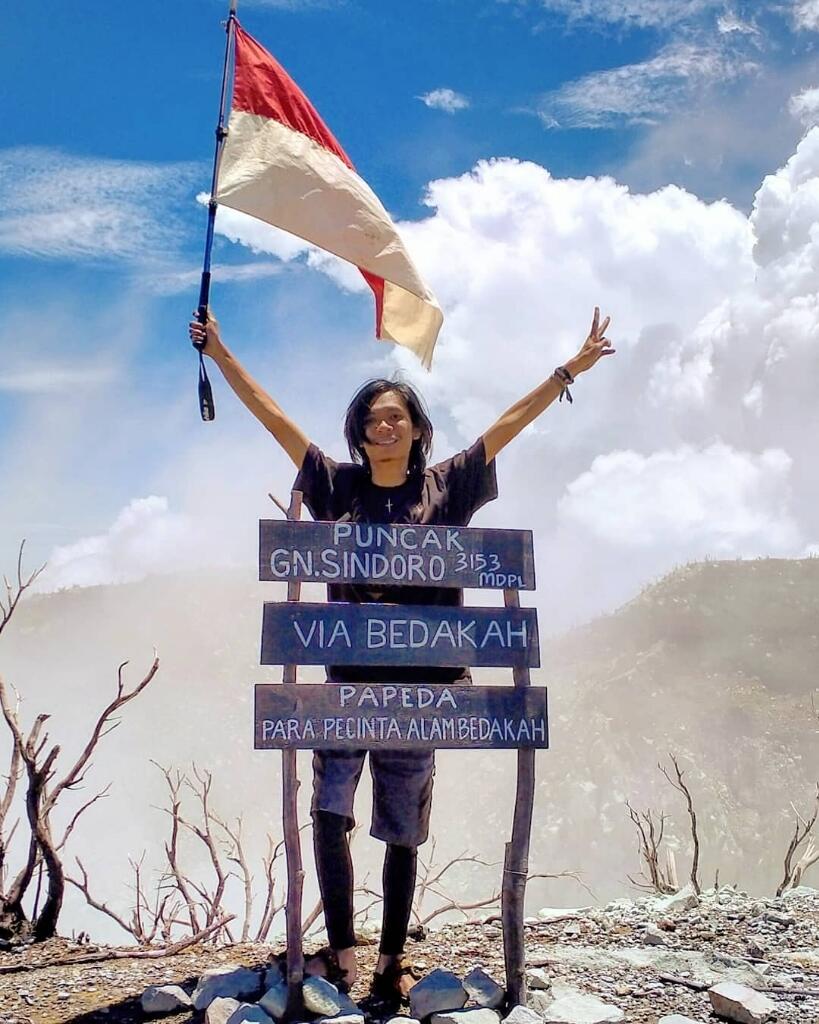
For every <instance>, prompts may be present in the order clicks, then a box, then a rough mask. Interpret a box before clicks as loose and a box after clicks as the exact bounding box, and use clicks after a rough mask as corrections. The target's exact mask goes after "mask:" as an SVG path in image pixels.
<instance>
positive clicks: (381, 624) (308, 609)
mask: <svg viewBox="0 0 819 1024" xmlns="http://www.w3.org/2000/svg"><path fill="white" fill-rule="evenodd" d="M261 663H262V665H289V664H292V665H387V666H392V667H395V666H398V665H434V666H449V665H483V666H491V667H495V668H497V667H501V666H506V667H508V666H513V667H530V668H537V667H538V666H539V665H540V651H539V648H538V633H537V612H536V611H535V609H534V608H441V607H436V606H433V605H386V604H346V603H342V602H338V603H330V604H306V603H305V604H301V603H299V604H296V603H295V602H289V603H288V602H284V603H274V602H266V603H265V606H264V615H263V620H262V658H261Z"/></svg>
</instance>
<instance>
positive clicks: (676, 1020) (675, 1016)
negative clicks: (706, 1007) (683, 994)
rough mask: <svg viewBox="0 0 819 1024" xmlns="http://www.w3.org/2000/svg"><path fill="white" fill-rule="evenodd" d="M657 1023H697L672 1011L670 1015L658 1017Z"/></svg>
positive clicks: (697, 1022)
mask: <svg viewBox="0 0 819 1024" xmlns="http://www.w3.org/2000/svg"><path fill="white" fill-rule="evenodd" d="M657 1024H699V1021H696V1020H693V1018H691V1017H683V1015H682V1014H681V1013H672V1014H671V1016H670V1017H660V1019H659V1020H658V1021H657Z"/></svg>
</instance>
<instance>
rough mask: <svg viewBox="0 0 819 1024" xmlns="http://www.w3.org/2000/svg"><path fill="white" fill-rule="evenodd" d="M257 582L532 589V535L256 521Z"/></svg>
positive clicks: (445, 529) (476, 530) (464, 530)
mask: <svg viewBox="0 0 819 1024" xmlns="http://www.w3.org/2000/svg"><path fill="white" fill-rule="evenodd" d="M259 579H260V580H265V581H268V580H278V581H287V582H289V581H292V580H295V579H297V580H301V581H302V582H305V583H367V582H374V583H380V584H400V585H401V586H410V587H424V586H427V587H428V586H430V585H434V586H437V587H481V588H485V589H496V590H502V589H508V588H513V589H518V590H534V588H535V558H534V550H533V545H532V532H531V530H481V529H461V528H458V527H453V526H408V525H403V524H395V523H393V524H389V525H378V524H370V523H295V522H287V521H284V522H283V521H280V520H272V519H262V520H261V521H260V522H259Z"/></svg>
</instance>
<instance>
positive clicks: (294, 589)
mask: <svg viewBox="0 0 819 1024" xmlns="http://www.w3.org/2000/svg"><path fill="white" fill-rule="evenodd" d="M301 502H302V494H301V491H293V492H292V494H291V498H290V507H289V508H288V510H287V517H288V519H292V520H296V521H297V520H299V519H300V518H301ZM300 597H301V583H299V582H298V581H294V582H290V583H288V584H287V600H288V601H298V600H299V599H300ZM282 682H283V683H295V682H296V666H295V665H285V666H284V670H283V673H282ZM298 793H299V779H298V774H297V772H296V751H295V749H291V750H283V751H282V822H283V825H284V852H285V857H286V860H287V906H286V908H285V915H286V921H287V1009H286V1011H285V1017H284V1019H285V1021H293V1020H300V1019H301V1018H302V1017H303V1016H304V1013H303V1010H304V1000H303V996H302V982H303V981H304V952H303V948H302V935H301V927H302V893H303V890H304V868H303V866H302V861H301V839H300V836H299V810H298Z"/></svg>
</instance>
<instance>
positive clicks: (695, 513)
mask: <svg viewBox="0 0 819 1024" xmlns="http://www.w3.org/2000/svg"><path fill="white" fill-rule="evenodd" d="M790 470H791V459H790V457H789V456H788V455H787V454H786V453H785V452H784V451H782V450H781V449H766V450H764V451H762V452H761V453H759V454H756V453H753V452H742V451H736V450H735V449H733V448H731V447H730V446H728V445H725V444H722V443H720V442H717V443H715V444H712V445H709V446H708V447H707V448H703V449H701V450H696V449H694V448H692V447H691V446H690V445H681V446H680V447H679V448H676V449H675V450H673V451H669V450H661V451H657V452H652V453H651V454H650V455H642V454H640V453H638V452H635V451H615V452H610V453H608V454H606V455H600V456H598V457H597V458H596V459H594V461H593V462H592V464H591V466H590V468H589V469H588V470H587V471H586V472H585V473H582V474H581V475H580V476H579V477H577V478H576V479H575V480H572V481H571V482H570V483H569V484H568V485H567V486H566V493H565V495H564V497H563V498H562V499H561V501H560V504H559V506H558V514H559V517H560V518H561V520H563V522H564V523H570V524H572V525H573V526H576V527H579V528H580V529H581V530H583V531H584V532H585V533H586V534H588V535H589V536H591V537H595V536H596V537H598V538H600V539H601V540H603V541H605V542H606V543H609V544H616V545H618V546H622V547H624V548H650V547H657V548H664V549H665V551H666V552H667V553H668V554H671V553H672V552H674V553H680V552H684V554H685V557H686V558H692V557H695V556H697V555H700V556H702V555H707V554H711V555H716V556H718V557H720V558H733V557H737V556H741V555H756V554H758V553H759V552H760V551H765V552H767V553H769V554H779V553H785V554H792V553H794V551H795V549H796V547H797V546H798V540H799V532H798V529H797V527H796V525H795V523H794V522H793V519H792V517H791V514H790V511H789V507H788V506H789V497H790V495H789V486H788V485H789V473H790Z"/></svg>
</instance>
